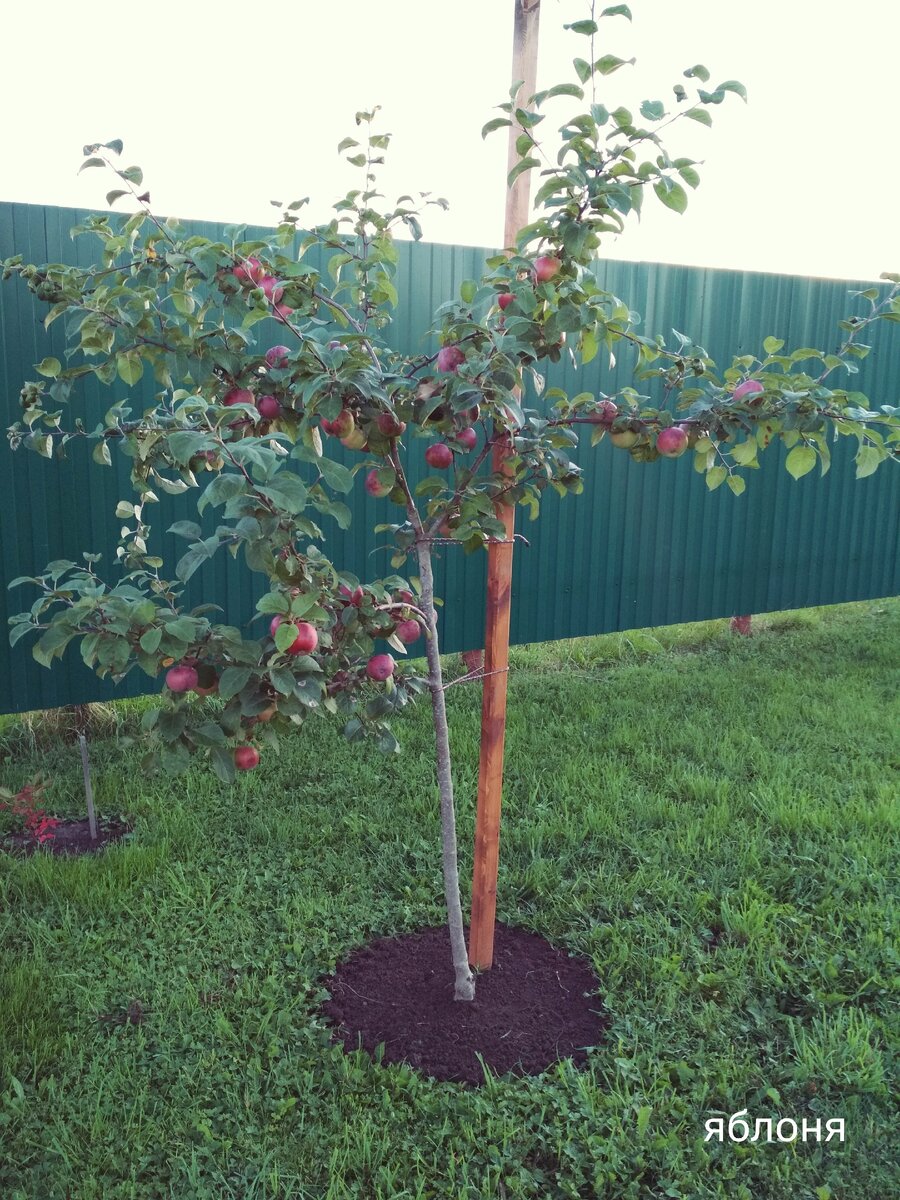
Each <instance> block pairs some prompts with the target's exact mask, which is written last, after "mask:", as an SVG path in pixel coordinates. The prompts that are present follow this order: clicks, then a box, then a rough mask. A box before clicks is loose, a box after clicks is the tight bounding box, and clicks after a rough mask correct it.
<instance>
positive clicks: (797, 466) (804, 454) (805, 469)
mask: <svg viewBox="0 0 900 1200" xmlns="http://www.w3.org/2000/svg"><path fill="white" fill-rule="evenodd" d="M784 465H785V467H786V469H787V472H788V474H789V475H792V476H793V477H794V479H802V477H803V476H804V475H806V474H808V473H809V472H810V471H811V470H812V469H813V467H814V466H815V465H816V452H815V450H814V449H813V448H812V446H806V445H801V446H795V447H794V448H793V450H792V451H791V452H790V454H788V456H787V458H786V459H785V460H784Z"/></svg>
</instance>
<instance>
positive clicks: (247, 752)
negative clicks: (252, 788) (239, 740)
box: [234, 745, 259, 771]
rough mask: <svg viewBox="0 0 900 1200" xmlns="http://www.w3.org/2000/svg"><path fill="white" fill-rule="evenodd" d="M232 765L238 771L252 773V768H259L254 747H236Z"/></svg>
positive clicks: (256, 751) (257, 752)
mask: <svg viewBox="0 0 900 1200" xmlns="http://www.w3.org/2000/svg"><path fill="white" fill-rule="evenodd" d="M234 765H235V766H236V767H237V769H238V770H239V771H252V770H253V768H254V767H258V766H259V751H258V750H257V748H256V747H255V746H248V745H243V746H236V747H235V750H234Z"/></svg>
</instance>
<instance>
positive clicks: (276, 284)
mask: <svg viewBox="0 0 900 1200" xmlns="http://www.w3.org/2000/svg"><path fill="white" fill-rule="evenodd" d="M259 286H260V287H261V288H262V290H263V291H264V292H265V293H266V297H267V299H269V300H271V301H272V303H273V304H277V303H278V301H279V300H280V299H281V297H282V296H283V295H284V284H283V283H281V281H280V280H278V279H276V278H275V276H274V275H266V276H265V278H263V279H261V280H260V283H259Z"/></svg>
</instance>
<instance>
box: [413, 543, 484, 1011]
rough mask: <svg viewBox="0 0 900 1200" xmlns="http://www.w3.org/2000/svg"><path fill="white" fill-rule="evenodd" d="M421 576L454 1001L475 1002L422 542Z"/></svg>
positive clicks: (427, 554)
mask: <svg viewBox="0 0 900 1200" xmlns="http://www.w3.org/2000/svg"><path fill="white" fill-rule="evenodd" d="M417 554H418V559H419V576H420V578H421V581H422V609H423V611H424V612H425V613H426V615H427V617H428V625H429V628H428V636H427V639H426V653H427V655H428V682H429V685H430V688H431V711H432V718H433V721H434V744H435V751H436V761H437V781H438V790H439V792H440V796H441V836H442V841H443V859H444V897H445V899H446V902H447V924H448V925H449V927H450V946H451V950H452V954H453V970H454V973H455V976H456V984H455V987H454V990H453V999H454V1000H474V999H475V977H474V976H473V974H472V972H471V970H470V968H469V955H468V951H467V949H466V938H465V932H464V930H463V916H462V901H461V900H460V894H459V864H458V862H457V857H456V813H455V811H454V807H453V774H452V770H451V765H450V735H449V731H448V729H447V708H446V704H445V703H444V680H443V676H442V674H441V658H440V647H439V645H438V636H437V614H436V612H435V609H434V576H433V574H432V570H431V546H430V545H429V544H428V543H427V542H419V545H418V548H417Z"/></svg>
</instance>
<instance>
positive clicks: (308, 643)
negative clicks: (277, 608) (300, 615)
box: [269, 616, 319, 654]
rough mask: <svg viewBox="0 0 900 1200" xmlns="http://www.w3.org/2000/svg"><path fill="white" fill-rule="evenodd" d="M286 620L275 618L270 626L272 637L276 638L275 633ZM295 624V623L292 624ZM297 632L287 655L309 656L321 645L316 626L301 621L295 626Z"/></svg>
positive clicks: (279, 617)
mask: <svg viewBox="0 0 900 1200" xmlns="http://www.w3.org/2000/svg"><path fill="white" fill-rule="evenodd" d="M284 620H285V618H284V617H281V616H278V617H273V618H272V620H271V622H270V624H269V633H270V634H271V635H272V637H274V636H275V631H276V629H278V627H279V626H280V625H281V624H282V623H283V622H284ZM292 624H293V622H292ZM294 627H295V629H296V630H297V636H296V638H295V639H294V640H293V641H292V642H291V644H290V646H288V648H287V650H286V651H285V653H286V654H309V653H310V652H311V651H312V650H315V648H316V646H317V645H318V644H319V635H318V633H317V632H316V627H315V625H310V623H309V622H308V621H299V622H298V623H297V624H296V625H295V626H294Z"/></svg>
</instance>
